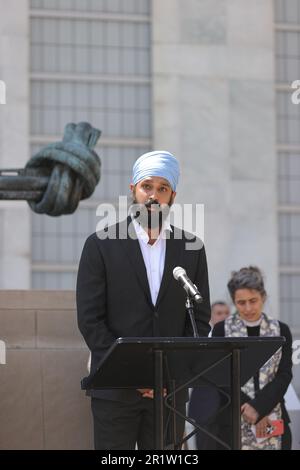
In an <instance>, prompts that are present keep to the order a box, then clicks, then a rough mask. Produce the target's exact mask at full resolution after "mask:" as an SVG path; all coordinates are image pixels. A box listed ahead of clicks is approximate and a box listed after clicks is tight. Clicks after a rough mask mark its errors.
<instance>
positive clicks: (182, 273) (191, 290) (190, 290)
mask: <svg viewBox="0 0 300 470" xmlns="http://www.w3.org/2000/svg"><path fill="white" fill-rule="evenodd" d="M173 276H174V279H176V281H178V282H179V284H181V286H182V287H183V288H184V290H185V291H186V293H187V295H188V296H189V297H191V298H192V299H193V300H194V301H195V302H196V303H197V304H200V303H201V302H202V301H203V299H202V297H201V294H200V292H199V291H198V288H197V286H195V284H193V283H192V281H191V280H190V278H189V277H188V276H187V273H186V270H185V269H183V268H181V267H180V266H177V267H176V268H174V269H173Z"/></svg>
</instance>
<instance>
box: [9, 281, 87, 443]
mask: <svg viewBox="0 0 300 470" xmlns="http://www.w3.org/2000/svg"><path fill="white" fill-rule="evenodd" d="M0 324H1V340H2V341H3V342H4V343H5V346H6V364H3V365H0V371H1V374H0V423H1V425H0V449H6V450H15V449H37V450H39V449H53V450H54V449H65V450H69V449H70V450H72V449H92V448H93V437H92V418H91V415H90V403H89V399H88V398H87V397H86V396H85V393H84V392H83V391H82V390H81V389H80V380H81V378H82V377H84V376H86V375H87V370H86V363H87V359H88V355H89V352H88V350H87V349H86V347H85V344H84V342H83V340H82V338H81V336H80V333H79V332H78V330H77V324H76V311H75V293H74V292H71V291H12V290H10V291H0Z"/></svg>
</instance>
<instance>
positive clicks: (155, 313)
mask: <svg viewBox="0 0 300 470" xmlns="http://www.w3.org/2000/svg"><path fill="white" fill-rule="evenodd" d="M153 314H154V317H155V318H158V312H157V310H154V312H153Z"/></svg>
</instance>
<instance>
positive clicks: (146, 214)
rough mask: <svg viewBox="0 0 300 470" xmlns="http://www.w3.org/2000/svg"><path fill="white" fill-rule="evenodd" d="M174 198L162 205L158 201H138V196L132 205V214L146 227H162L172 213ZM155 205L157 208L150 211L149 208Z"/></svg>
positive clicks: (149, 228)
mask: <svg viewBox="0 0 300 470" xmlns="http://www.w3.org/2000/svg"><path fill="white" fill-rule="evenodd" d="M171 200H172V198H170V201H169V202H168V204H163V205H160V204H159V202H158V201H155V200H154V201H153V200H148V201H146V202H145V203H144V204H141V203H138V202H137V200H136V198H135V197H134V199H133V205H132V206H131V215H132V217H133V218H134V219H135V220H137V222H139V223H140V224H141V226H142V227H143V228H144V229H147V230H154V229H159V231H160V230H161V228H162V225H163V223H164V221H165V220H166V218H167V217H168V215H169V213H170V207H171V205H172V202H171ZM151 206H152V207H153V208H154V209H155V210H154V211H150V210H149V208H150V207H151Z"/></svg>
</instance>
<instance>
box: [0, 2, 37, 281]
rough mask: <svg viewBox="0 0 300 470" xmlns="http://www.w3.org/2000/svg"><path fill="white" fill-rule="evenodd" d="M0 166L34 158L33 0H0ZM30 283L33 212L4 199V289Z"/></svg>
mask: <svg viewBox="0 0 300 470" xmlns="http://www.w3.org/2000/svg"><path fill="white" fill-rule="evenodd" d="M0 11H1V15H0V80H2V81H4V82H5V84H6V104H0V168H20V167H23V166H24V165H25V163H26V161H27V160H28V158H29V42H30V41H29V2H28V0H10V1H9V2H7V1H5V0H0ZM29 287H30V211H29V209H28V206H27V203H25V202H9V201H8V202H5V201H0V288H1V289H11V288H18V289H27V288H29Z"/></svg>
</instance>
